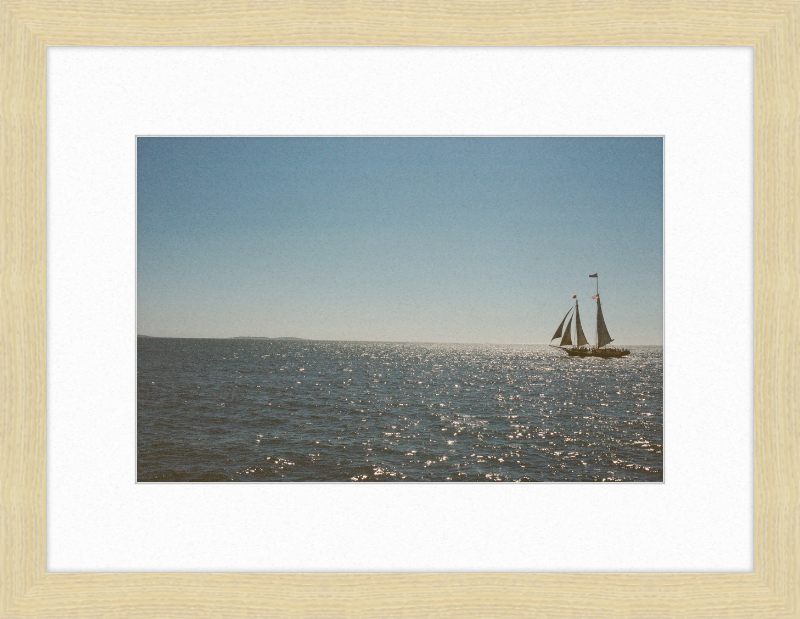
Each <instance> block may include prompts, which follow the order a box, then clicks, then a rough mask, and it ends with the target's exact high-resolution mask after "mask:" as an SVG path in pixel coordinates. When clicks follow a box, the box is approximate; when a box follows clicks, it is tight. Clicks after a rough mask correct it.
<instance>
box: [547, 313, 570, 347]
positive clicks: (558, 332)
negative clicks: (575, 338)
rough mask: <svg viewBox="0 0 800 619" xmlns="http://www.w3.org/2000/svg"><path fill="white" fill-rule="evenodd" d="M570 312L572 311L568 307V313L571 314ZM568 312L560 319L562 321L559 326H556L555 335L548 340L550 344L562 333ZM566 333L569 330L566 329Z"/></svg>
mask: <svg viewBox="0 0 800 619" xmlns="http://www.w3.org/2000/svg"><path fill="white" fill-rule="evenodd" d="M571 311H572V308H571V307H570V308H569V312H571ZM569 312H567V313H566V314H564V318H563V319H562V321H561V324H560V325H558V329H556V332H555V334H554V335H553V337H551V338H550V341H551V342H552V341H553V340H554V339H556V338H557V337H561V333H562V331H561V329H562V328H563V327H564V323H565V322H566V321H567V316H569ZM567 331H569V329H567Z"/></svg>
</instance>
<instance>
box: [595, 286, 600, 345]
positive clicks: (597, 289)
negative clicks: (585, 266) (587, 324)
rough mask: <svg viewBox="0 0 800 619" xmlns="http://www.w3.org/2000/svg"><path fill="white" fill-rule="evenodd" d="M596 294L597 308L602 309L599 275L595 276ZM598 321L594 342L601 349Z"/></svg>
mask: <svg viewBox="0 0 800 619" xmlns="http://www.w3.org/2000/svg"><path fill="white" fill-rule="evenodd" d="M594 286H595V288H594V289H595V294H596V295H597V307H600V277H599V275H598V274H597V273H595V274H594ZM597 323H598V321H596V320H595V322H594V341H595V342H597V348H598V350H599V349H600V327H599V326H598V324H597Z"/></svg>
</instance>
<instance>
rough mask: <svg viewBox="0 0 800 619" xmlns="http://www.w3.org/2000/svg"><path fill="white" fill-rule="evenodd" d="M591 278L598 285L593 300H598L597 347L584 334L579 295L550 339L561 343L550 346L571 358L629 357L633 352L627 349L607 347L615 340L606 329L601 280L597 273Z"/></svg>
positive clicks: (574, 297) (575, 297) (574, 296)
mask: <svg viewBox="0 0 800 619" xmlns="http://www.w3.org/2000/svg"><path fill="white" fill-rule="evenodd" d="M589 277H593V278H594V279H595V281H596V283H597V294H596V295H595V296H593V297H592V299H596V300H597V326H596V329H595V336H596V340H595V342H596V345H595V346H591V345H590V344H589V341H588V340H587V339H586V335H585V334H584V332H583V327H582V326H581V314H580V311H579V309H578V295H573V297H572V298H573V299H575V307H571V308H569V311H568V312H567V313H566V314H564V318H563V319H562V320H561V324H559V325H558V329H556V332H555V334H553V337H552V338H550V341H551V342H552V341H553V340H555V339H557V338H561V341H560V342H559V344H558V345H557V346H553V345H552V344H550V345H551V346H553V348H560V349H561V350H563V351H564V352H566V353H567V354H568V355H569V356H571V357H603V358H610V357H624V356H625V355H629V354H630V353H631V351H630V350H628V349H627V348H615V347H613V346H609V347H606V345H607V344H610V343H611V342H613V341H614V340H613V339H611V335H609V333H608V327H606V321H605V320H604V319H603V307H602V305H601V303H600V282H599V279H600V278H599V277H598V276H597V273H595V274H594V275H590V276H589ZM573 312H574V314H573ZM573 317H574V318H575V342H574V343H573V341H572V319H573ZM567 318H569V322H567ZM565 322H566V323H567V326H566V328H565V327H564V323H565Z"/></svg>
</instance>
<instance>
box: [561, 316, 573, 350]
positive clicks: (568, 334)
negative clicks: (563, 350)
mask: <svg viewBox="0 0 800 619" xmlns="http://www.w3.org/2000/svg"><path fill="white" fill-rule="evenodd" d="M567 344H572V318H570V319H569V322H568V323H567V328H566V329H565V330H564V337H562V338H561V343H560V344H559V346H566V345H567Z"/></svg>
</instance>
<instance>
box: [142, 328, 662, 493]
mask: <svg viewBox="0 0 800 619" xmlns="http://www.w3.org/2000/svg"><path fill="white" fill-rule="evenodd" d="M630 349H631V354H630V356H628V357H625V358H623V359H580V358H570V357H566V356H565V355H564V354H563V353H561V352H560V351H558V350H555V349H553V348H549V347H547V346H535V345H532V346H501V345H470V344H402V343H378V342H330V341H306V340H223V339H216V340H215V339H161V338H138V363H137V379H138V389H137V391H138V403H137V404H138V412H137V417H138V418H137V443H138V444H137V451H138V453H137V477H138V480H139V481H215V482H222V481H250V482H255V481H271V482H274V481H316V482H319V481H552V482H564V481H651V482H657V481H662V479H663V352H662V348H661V347H660V346H658V347H656V346H650V347H648V346H639V347H631V348H630Z"/></svg>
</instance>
